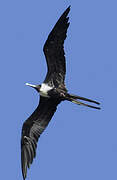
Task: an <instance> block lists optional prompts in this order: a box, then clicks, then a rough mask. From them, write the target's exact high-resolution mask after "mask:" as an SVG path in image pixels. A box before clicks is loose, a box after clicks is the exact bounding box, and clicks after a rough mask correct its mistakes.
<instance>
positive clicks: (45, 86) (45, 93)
mask: <svg viewBox="0 0 117 180" xmlns="http://www.w3.org/2000/svg"><path fill="white" fill-rule="evenodd" d="M52 89H53V87H50V86H48V84H45V83H42V85H41V88H40V92H39V93H40V95H41V96H44V97H49V95H48V91H50V90H52Z"/></svg>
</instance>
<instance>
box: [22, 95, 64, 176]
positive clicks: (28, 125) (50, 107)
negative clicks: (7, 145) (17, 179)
mask: <svg viewBox="0 0 117 180" xmlns="http://www.w3.org/2000/svg"><path fill="white" fill-rule="evenodd" d="M60 101H61V100H59V99H51V98H45V97H42V96H40V102H39V105H38V107H37V109H36V110H35V111H34V113H33V114H32V115H31V116H30V117H29V118H28V119H27V120H26V121H25V122H24V124H23V127H22V138H21V162H22V174H23V178H24V179H25V178H26V175H27V168H29V167H30V164H32V162H33V159H34V157H35V156H36V148H37V142H38V138H39V137H40V135H41V134H42V132H43V131H44V129H45V128H46V126H47V125H48V123H49V121H50V120H51V118H52V116H53V114H54V112H55V111H56V108H57V105H58V104H59V103H60Z"/></svg>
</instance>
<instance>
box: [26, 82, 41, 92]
mask: <svg viewBox="0 0 117 180" xmlns="http://www.w3.org/2000/svg"><path fill="white" fill-rule="evenodd" d="M26 86H30V87H32V88H34V89H36V91H37V92H40V88H41V85H33V84H29V83H26Z"/></svg>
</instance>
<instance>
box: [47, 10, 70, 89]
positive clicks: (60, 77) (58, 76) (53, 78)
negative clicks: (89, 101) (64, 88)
mask: <svg viewBox="0 0 117 180" xmlns="http://www.w3.org/2000/svg"><path fill="white" fill-rule="evenodd" d="M69 11H70V6H69V7H68V8H67V9H66V10H65V12H64V13H63V14H62V16H61V17H60V18H59V20H58V21H57V23H56V24H55V26H54V28H53V29H52V31H51V32H50V34H49V36H48V38H47V41H46V42H45V45H44V48H43V51H44V54H45V57H46V61H47V67H48V72H47V75H46V78H45V81H44V82H45V83H51V84H53V83H54V85H55V86H59V85H60V84H64V80H65V74H66V63H65V53H64V40H65V39H66V36H67V35H66V34H67V29H68V27H69V22H68V20H69V18H68V17H67V15H68V13H69ZM51 84H50V85H51Z"/></svg>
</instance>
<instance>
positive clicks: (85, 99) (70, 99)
mask: <svg viewBox="0 0 117 180" xmlns="http://www.w3.org/2000/svg"><path fill="white" fill-rule="evenodd" d="M66 99H67V100H68V101H71V102H73V103H75V104H78V105H83V106H87V107H90V108H94V109H101V108H100V107H97V106H92V105H89V104H85V103H83V102H81V101H79V99H80V100H83V101H87V102H91V103H95V104H97V105H100V103H99V102H97V101H94V100H91V99H88V98H84V97H81V96H76V95H73V94H67V97H66ZM77 99H78V100H77Z"/></svg>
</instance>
